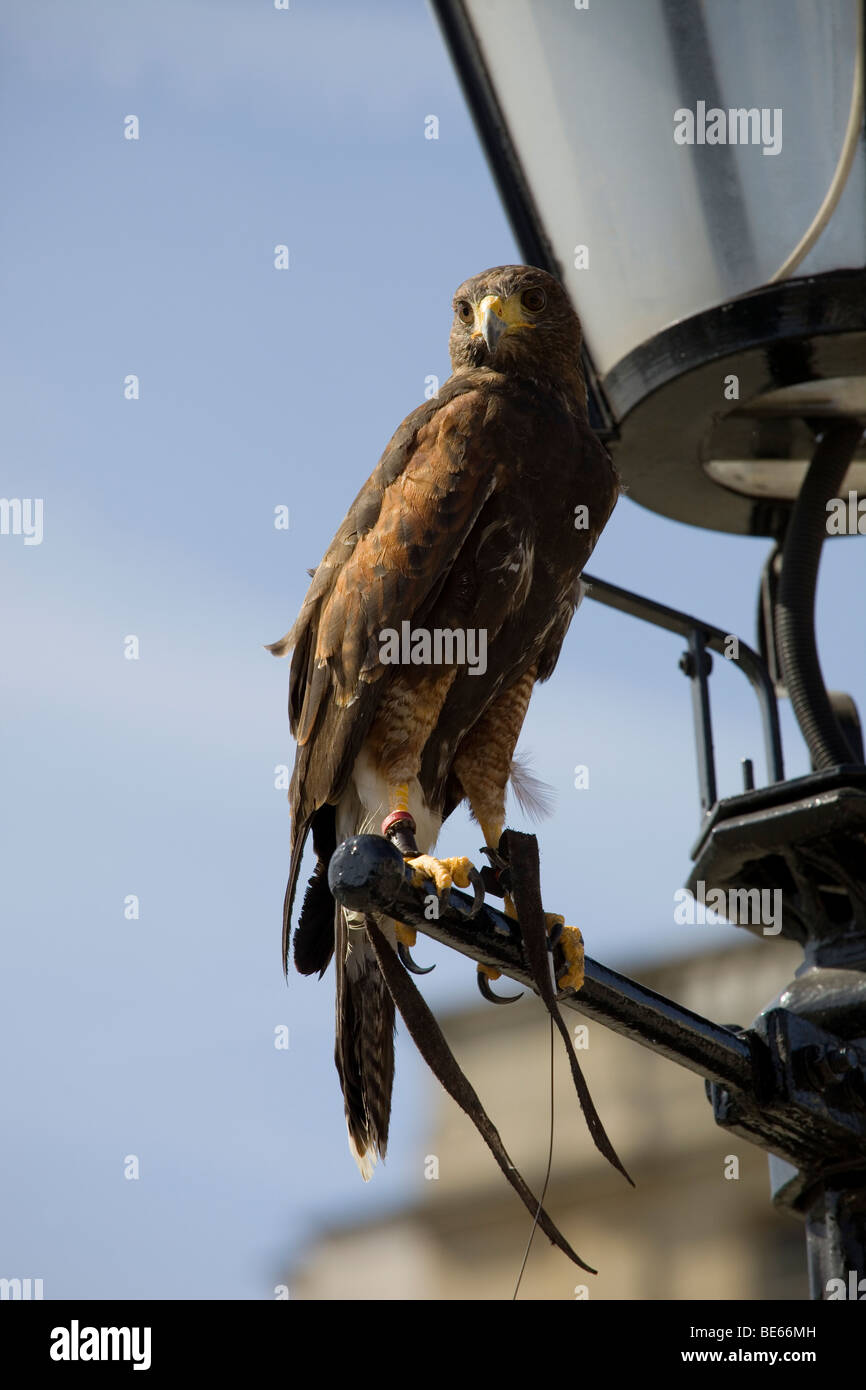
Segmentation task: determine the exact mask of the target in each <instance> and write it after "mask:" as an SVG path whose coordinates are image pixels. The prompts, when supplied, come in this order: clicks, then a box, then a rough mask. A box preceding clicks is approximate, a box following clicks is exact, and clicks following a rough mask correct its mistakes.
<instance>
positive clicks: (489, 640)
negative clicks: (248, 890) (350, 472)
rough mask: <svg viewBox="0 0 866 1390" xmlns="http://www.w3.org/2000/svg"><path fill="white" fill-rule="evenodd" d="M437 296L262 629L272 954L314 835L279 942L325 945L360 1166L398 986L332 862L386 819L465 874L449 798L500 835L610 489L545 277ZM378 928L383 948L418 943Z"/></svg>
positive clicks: (488, 275)
mask: <svg viewBox="0 0 866 1390" xmlns="http://www.w3.org/2000/svg"><path fill="white" fill-rule="evenodd" d="M453 307H454V320H453V324H452V328H451V336H450V343H449V346H450V352H451V365H452V369H453V374H452V376H450V377H449V378H448V380H447V381H446V382H445V383H444V385H443V386H442V387H440V389H439V392H438V394H437V395H436V396H435V397H434V398H433V399H431V400H428V401H426V402H425V403H424V404H423V405H421V406H419V407H418V409H417V410H415V411H413V412H412V414H411V415H409V416H408V417H407V419H405V420H404V421H403V423H402V425H400V427H399V429H398V430H397V432H396V434H395V435H394V436H393V438H392V439H391V442H390V443H389V444H388V446H387V448H386V449H385V452H384V454H383V455H382V457H381V459H380V460H379V463H378V465H377V467H376V468H375V470H374V471H373V473H372V474H371V475H370V477H369V478H368V480H367V481H366V482H365V483H364V485H363V487H362V488H361V490H360V492H359V493H358V495H357V497H356V498H355V501H354V502H353V503H352V505H351V507H350V509H349V512H348V515H347V516H346V518H345V520H344V521H343V524H342V525H341V526H340V529H339V530H338V532H337V534H336V536H335V537H334V539H333V541H332V543H331V545H330V546H329V548H328V550H327V553H326V554H325V556H324V558H323V560H322V562H321V564H320V565H319V567H318V569H317V570H315V571H314V572H312V571H311V573H312V574H313V579H312V583H311V585H310V587H309V590H308V593H307V596H306V598H305V599H304V603H303V606H302V608H301V612H300V615H299V617H298V619H297V621H296V622H295V624H294V626H293V627H292V629H291V630H290V632H289V633H288V634H287V635H286V636H285V637H284V638H283V639H282V640H281V641H280V642H276V643H274V644H273V645H272V646H271V647H270V650H271V651H272V652H273V653H274V654H275V655H277V656H282V655H284V654H285V653H286V652H288V651H289V650H293V651H294V655H293V658H292V664H291V674H290V682H289V719H290V725H291V730H292V733H293V735H294V737H295V739H296V740H297V755H296V760H295V767H294V774H293V777H292V782H291V789H290V792H289V801H290V806H291V814H292V831H291V867H290V870H289V883H288V888H287V890H286V899H285V908H284V923H283V965H284V968H285V967H286V962H287V955H288V945H289V931H290V923H291V919H292V906H293V902H294V896H295V888H296V883H297V878H298V871H299V868H300V862H301V855H302V852H303V848H304V843H305V841H306V839H307V836H308V834H310V833H312V839H313V848H314V850H315V854H316V857H317V863H316V867H315V871H314V873H313V876H312V878H311V880H310V884H309V887H308V889H307V893H306V897H305V900H304V904H303V908H302V911H301V914H300V919H299V922H298V926H297V928H296V931H295V934H294V958H295V963H296V966H297V968H298V970H299V971H300V972H301V973H302V974H312V973H314V972H316V971H318V972H319V974H320V975H321V974H323V973H324V971H325V969H326V967H327V965H328V963H329V961H330V959H331V956H332V955H335V956H336V976H337V1036H336V1052H335V1059H336V1064H337V1070H338V1072H339V1076H340V1082H341V1085H342V1089H343V1096H344V1100H345V1110H346V1122H347V1126H348V1132H349V1146H350V1149H351V1151H352V1153H353V1155H354V1157H355V1159H356V1161H357V1163H358V1166H359V1168H360V1170H361V1173H362V1175H363V1177H364V1178H365V1179H367V1178H369V1177H370V1175H371V1173H372V1169H373V1164H374V1163H375V1161H376V1158H377V1157H384V1155H385V1152H386V1146H387V1140H388V1124H389V1118H390V1109H391V1087H392V1082H393V1076H394V1042H393V1035H394V1003H393V1000H392V998H391V995H390V993H389V990H388V989H387V988H386V985H385V981H384V977H383V975H382V973H381V971H380V969H379V966H378V963H377V958H376V954H375V951H374V948H373V944H372V941H371V939H370V936H369V934H368V930H367V925H368V924H367V922H366V919H365V917H364V915H363V914H359V913H354V912H350V911H347V910H346V909H345V908H340V907H338V906H337V904H336V902H335V900H334V898H333V897H332V895H331V892H330V889H329V887H328V876H327V874H328V863H329V860H330V858H331V855H332V854H333V852H334V849H335V847H336V846H337V844H339V843H341V842H342V841H343V840H345V839H347V838H348V837H349V836H351V835H355V834H364V833H382V834H385V835H388V836H390V837H392V838H393V839H394V842H395V843H396V844H397V846H398V848H400V849H401V850H402V851H403V852H404V854H405V857H406V859H407V861H408V862H409V863H410V864H411V865H413V866H414V868H415V869H416V870H417V873H418V875H419V879H420V877H423V878H424V879H426V880H430V879H432V880H433V881H434V882H435V885H436V889H437V891H438V892H439V893H440V894H443V893H444V892H446V891H447V890H448V889H449V887H450V884H451V882H452V881H453V882H455V883H457V884H459V885H460V886H466V885H467V884H468V882H469V880H470V877H473V875H474V871H473V868H472V866H471V864H470V862H469V860H468V859H462V858H461V859H450V860H436V859H434V858H432V856H431V851H432V850H433V848H434V846H435V843H436V839H437V836H438V833H439V829H440V826H441V825H442V822H443V820H444V819H445V817H446V816H448V815H449V814H450V813H451V811H453V810H454V808H455V807H456V806H458V805H459V804H460V803H461V802H463V801H464V800H465V801H468V803H469V807H470V809H471V812H472V814H473V815H474V817H475V818H476V819H477V821H478V822H479V824H480V826H481V829H482V832H483V835H484V838H485V841H486V844H487V845H488V846H492V847H494V848H495V847H496V846H497V845H498V844H499V839H500V835H501V832H502V829H503V826H504V821H505V795H506V787H507V785H508V782H509V779H510V778H512V777H513V776H514V775H515V768H516V765H515V764H514V761H513V759H514V751H515V746H516V744H517V739H518V735H519V733H520V729H521V725H522V724H523V720H524V718H525V715H526V711H527V706H528V704H529V699H530V696H531V694H532V689H533V686H534V685H535V683H536V681H544V680H547V678H548V677H549V676H550V675H551V673H552V672H553V669H554V667H555V665H556V662H557V659H558V657H559V652H560V648H561V646H562V642H563V639H564V637H565V634H566V631H567V629H568V626H569V623H570V622H571V619H572V616H573V614H574V611H575V607H576V605H577V602H578V601H579V597H580V593H581V583H580V575H581V571H582V570H583V567H584V565H585V564H586V562H587V560H588V559H589V556H590V554H591V553H592V550H593V547H594V545H595V543H596V541H597V539H598V537H599V535H600V533H601V531H602V528H603V527H604V525H605V523H606V522H607V519H608V517H609V516H610V513H611V511H612V509H613V507H614V504H615V502H616V499H617V495H618V491H619V485H618V479H617V475H616V473H615V470H614V468H613V465H612V463H611V461H610V459H609V457H608V455H607V452H606V450H605V449H604V448H603V447H602V445H601V444H600V443H599V442H598V440H597V439H596V437H595V435H594V434H593V432H592V430H591V428H590V425H589V421H588V418H587V408H586V387H585V383H584V377H583V370H582V364H581V329H580V323H579V320H578V318H577V315H576V313H575V312H574V309H573V308H572V306H571V303H570V301H569V299H568V296H567V294H566V292H565V290H564V289H563V288H562V286H561V285H560V284H559V283H558V282H557V281H556V280H555V279H554V278H553V277H552V276H550V275H548V274H547V273H546V272H545V271H543V270H539V269H536V268H534V267H531V266H514V265H512V266H497V267H496V268H495V269H492V270H486V271H483V272H482V273H481V274H480V275H476V276H474V277H473V278H472V279H470V280H467V281H466V282H465V283H464V284H463V285H461V286H460V288H459V289H458V290H457V293H456V295H455V296H454V304H453ZM437 634H439V636H440V640H439V641H438V644H437ZM442 634H445V636H444V637H442ZM461 638H462V639H464V640H463V641H462V642H461V640H459V639H461ZM470 651H471V652H474V654H475V660H474V662H472V663H470V661H469V660H468V656H467V653H469V652H470ZM482 651H483V656H484V659H483V660H482V659H481V653H482ZM374 925H375V926H377V927H379V928H380V929H382V930H383V932H384V935H385V936H386V938H387V940H388V941H389V942H390V943H391V944H392V945H394V944H395V941H396V940H398V939H399V940H402V941H404V942H407V943H411V940H412V939H413V938H412V936H411V934H408V933H407V929H406V928H401V927H400V924H395V923H392V922H383V921H382V920H381V919H376V920H375V922H374ZM575 935H576V938H577V940H576V943H575V942H572V946H571V956H570V957H569V958H570V959H571V958H573V959H574V960H575V970H574V973H573V975H572V978H571V983H572V984H574V985H575V986H577V985H578V984H579V982H580V980H582V975H581V974H580V965H579V962H578V948H579V944H580V939H579V933H575ZM581 959H582V957H581Z"/></svg>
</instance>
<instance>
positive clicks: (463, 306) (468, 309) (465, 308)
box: [457, 299, 473, 323]
mask: <svg viewBox="0 0 866 1390" xmlns="http://www.w3.org/2000/svg"><path fill="white" fill-rule="evenodd" d="M457 312H458V314H459V315H460V317H461V318H462V320H463V322H464V323H471V322H472V319H473V313H472V305H471V304H470V303H469V300H468V299H461V300H460V302H459V303H458V305H457Z"/></svg>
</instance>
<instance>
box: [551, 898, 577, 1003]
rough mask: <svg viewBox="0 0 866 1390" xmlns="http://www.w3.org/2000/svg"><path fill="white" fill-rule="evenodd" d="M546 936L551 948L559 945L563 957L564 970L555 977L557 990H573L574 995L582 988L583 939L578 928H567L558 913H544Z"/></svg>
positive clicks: (563, 919)
mask: <svg viewBox="0 0 866 1390" xmlns="http://www.w3.org/2000/svg"><path fill="white" fill-rule="evenodd" d="M544 917H545V920H546V922H547V934H548V937H549V938H550V943H551V945H552V946H556V945H559V946H561V948H562V954H563V955H564V956H565V964H566V968H565V970H564V971H563V972H562V974H561V975H557V977H556V983H557V987H558V988H559V989H573V990H574V991H575V993H577V991H578V990H579V989H582V988H583V937H582V935H581V932H580V928H579V927H567V926H566V925H565V918H564V917H560V915H559V913H558V912H545V914H544Z"/></svg>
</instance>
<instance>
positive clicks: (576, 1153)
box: [289, 938, 808, 1300]
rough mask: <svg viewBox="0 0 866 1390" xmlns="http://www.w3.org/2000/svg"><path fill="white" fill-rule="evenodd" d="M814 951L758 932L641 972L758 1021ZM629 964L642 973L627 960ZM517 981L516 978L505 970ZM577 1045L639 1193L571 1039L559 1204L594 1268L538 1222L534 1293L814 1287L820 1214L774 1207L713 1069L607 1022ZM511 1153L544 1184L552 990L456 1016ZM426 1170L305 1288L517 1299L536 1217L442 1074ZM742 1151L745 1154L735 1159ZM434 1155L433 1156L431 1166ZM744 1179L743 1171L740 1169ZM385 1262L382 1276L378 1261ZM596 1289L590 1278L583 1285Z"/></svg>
mask: <svg viewBox="0 0 866 1390" xmlns="http://www.w3.org/2000/svg"><path fill="white" fill-rule="evenodd" d="M800 960H801V955H800V953H799V951H798V950H797V949H796V948H795V947H793V946H792V945H791V944H790V943H787V942H785V941H783V940H781V939H775V938H774V939H772V940H770V939H767V940H765V941H761V942H756V941H753V940H752V939H751V938H747V939H746V940H745V941H744V942H742V943H740V942H738V943H737V944H736V945H735V946H733V947H731V948H728V949H725V950H723V951H716V952H711V953H708V954H701V955H699V956H693V957H690V958H687V959H682V960H679V961H674V962H669V963H666V964H664V965H661V966H656V967H654V968H652V969H644V970H641V971H640V973H639V978H640V979H641V982H642V983H644V984H646V985H647V986H649V988H651V989H653V990H655V991H657V992H658V993H659V994H664V995H668V996H669V997H671V998H673V999H676V1000H677V1001H678V1002H679V1003H682V1004H684V1005H686V1007H688V1008H690V1009H693V1010H694V1011H696V1012H697V1013H700V1014H703V1015H705V1016H707V1017H708V1018H711V1019H713V1020H715V1021H717V1022H720V1023H736V1024H742V1025H747V1024H749V1023H750V1022H751V1021H752V1019H753V1018H754V1016H755V1014H757V1013H758V1012H759V1011H760V1009H762V1008H763V1007H764V1006H765V1005H766V1004H767V1003H768V1002H769V1001H770V1000H771V999H772V998H773V997H774V996H775V995H776V994H777V993H778V991H779V990H780V989H781V988H782V987H783V986H784V985H785V984H786V983H787V982H788V981H789V980H790V979H791V978H792V977H793V974H794V971H795V969H796V967H797V965H798V964H799V962H800ZM625 973H629V972H628V971H626V972H625ZM505 983H507V982H505ZM565 1018H566V1021H567V1022H568V1023H569V1025H570V1026H571V1027H572V1028H574V1027H581V1026H583V1027H586V1028H587V1030H588V1031H587V1041H588V1046H587V1047H586V1048H585V1049H584V1050H581V1051H580V1052H579V1053H578V1056H579V1058H580V1060H581V1064H582V1066H583V1068H584V1071H585V1073H586V1076H587V1080H588V1082H589V1085H590V1089H591V1091H592V1095H593V1098H594V1100H595V1102H596V1105H597V1107H598V1110H599V1113H600V1114H601V1117H602V1119H603V1121H604V1124H605V1128H606V1129H607V1131H608V1134H609V1135H610V1137H611V1139H612V1141H613V1144H614V1146H615V1148H616V1149H617V1151H618V1153H619V1154H620V1157H621V1158H622V1160H623V1162H624V1163H625V1165H626V1167H627V1168H628V1170H629V1172H630V1173H631V1175H632V1177H633V1178H634V1180H635V1182H636V1184H637V1186H636V1189H634V1190H633V1189H632V1188H630V1187H629V1186H628V1184H627V1183H626V1182H625V1180H624V1179H623V1178H622V1177H621V1176H620V1175H619V1174H618V1173H616V1172H615V1171H614V1170H613V1169H612V1168H611V1167H610V1166H609V1165H608V1164H607V1163H606V1162H605V1161H604V1160H603V1159H602V1158H601V1156H600V1155H599V1154H598V1153H597V1152H596V1150H595V1148H594V1146H593V1144H592V1141H591V1140H590V1138H589V1135H588V1133H587V1131H586V1126H585V1124H584V1123H583V1120H582V1118H581V1115H580V1112H579V1107H578V1104H577V1100H576V1098H575V1095H574V1091H573V1088H572V1083H571V1078H570V1075H569V1071H568V1064H567V1061H566V1058H565V1055H564V1050H563V1048H562V1043H561V1041H560V1039H559V1038H557V1039H556V1040H555V1056H556V1072H555V1136H554V1163H553V1171H552V1177H551V1182H550V1187H549V1190H548V1195H547V1198H546V1200H545V1206H546V1207H547V1210H548V1211H549V1212H550V1214H551V1215H552V1216H553V1218H554V1220H555V1221H556V1222H557V1224H558V1225H559V1227H560V1229H561V1230H562V1232H563V1234H564V1235H565V1236H566V1237H567V1239H568V1240H569V1241H570V1242H571V1244H572V1246H573V1247H574V1249H575V1250H577V1252H578V1254H579V1255H580V1256H581V1257H582V1258H583V1259H584V1260H586V1261H587V1262H588V1263H589V1264H593V1265H595V1266H596V1267H597V1268H598V1270H599V1274H598V1275H597V1276H593V1275H584V1274H582V1273H581V1271H580V1270H579V1269H577V1268H576V1267H575V1266H573V1265H571V1264H570V1262H569V1261H568V1260H567V1259H566V1258H565V1257H564V1256H563V1255H562V1254H561V1253H560V1252H559V1251H558V1250H556V1249H555V1248H554V1247H553V1246H551V1245H550V1243H549V1242H548V1240H547V1238H546V1237H545V1236H544V1235H543V1234H542V1233H541V1232H536V1235H535V1240H534V1243H533V1247H532V1252H531V1255H530V1259H529V1263H528V1265H527V1269H526V1273H525V1274H524V1278H523V1282H522V1285H521V1289H520V1297H521V1298H536V1299H574V1298H576V1297H586V1296H588V1297H590V1298H593V1299H598V1298H603V1299H690V1298H699V1299H713V1298H720V1299H769V1298H785V1299H797V1298H808V1281H807V1275H806V1260H805V1237H804V1228H803V1226H802V1225H801V1224H800V1223H799V1222H798V1221H797V1220H795V1219H793V1218H792V1217H790V1216H788V1215H786V1214H782V1213H778V1212H776V1211H775V1210H774V1209H773V1207H772V1206H771V1204H770V1186H769V1176H768V1168H767V1156H766V1154H765V1153H763V1152H762V1151H761V1150H759V1149H757V1148H754V1147H753V1146H751V1145H750V1144H748V1143H746V1142H744V1141H742V1140H740V1139H738V1138H735V1137H733V1136H731V1135H729V1134H726V1133H725V1132H724V1131H722V1130H720V1129H717V1127H716V1125H715V1124H714V1122H713V1118H712V1112H711V1109H710V1106H709V1104H708V1102H707V1099H706V1096H705V1093H704V1085H703V1082H702V1081H701V1079H700V1078H699V1077H697V1076H694V1075H693V1074H692V1073H691V1072H688V1071H686V1070H684V1069H683V1068H682V1067H679V1066H677V1065H676V1064H675V1063H673V1062H669V1061H665V1060H664V1059H662V1058H659V1057H656V1056H654V1055H653V1054H652V1053H651V1052H649V1051H648V1050H647V1049H646V1048H644V1047H641V1046H639V1045H638V1044H636V1043H631V1042H629V1041H627V1040H626V1039H625V1038H622V1037H620V1036H618V1035H617V1034H615V1033H612V1032H611V1031H610V1030H609V1029H607V1028H604V1027H603V1026H602V1025H600V1024H595V1023H589V1022H588V1021H587V1020H583V1019H582V1018H581V1016H580V1014H578V1013H576V1012H574V1011H572V1010H566V1011H565ZM440 1021H441V1022H442V1025H443V1029H444V1031H445V1034H446V1036H447V1038H448V1041H449V1043H450V1044H451V1046H452V1047H453V1049H454V1051H455V1053H456V1055H457V1057H458V1059H459V1061H460V1062H461V1064H462V1065H463V1066H464V1068H465V1070H466V1074H467V1076H468V1077H469V1079H470V1080H471V1082H472V1084H473V1085H474V1087H475V1089H476V1090H477V1091H478V1094H479V1095H480V1096H481V1099H482V1101H483V1103H484V1105H485V1107H486V1109H487V1111H488V1114H489V1115H490V1117H491V1119H492V1120H493V1122H494V1124H495V1125H496V1126H497V1128H498V1129H499V1132H500V1134H501V1135H502V1138H503V1141H504V1143H505V1146H506V1148H507V1149H508V1152H509V1154H510V1155H511V1158H512V1160H513V1161H514V1163H516V1164H517V1166H518V1167H519V1168H520V1170H521V1172H522V1173H523V1175H524V1177H525V1178H526V1180H527V1182H528V1183H529V1184H530V1186H531V1187H532V1188H533V1191H535V1192H536V1193H537V1192H539V1191H540V1189H541V1184H542V1182H543V1177H544V1171H545V1167H546V1163H547V1151H548V1143H549V1113H550V1088H549V1076H550V1031H549V1022H548V1019H547V1015H546V1014H545V1013H544V1010H543V1007H542V1005H541V1004H540V1002H539V1001H537V1000H535V999H527V1000H524V1002H523V1004H522V1005H520V1006H518V1005H515V1006H514V1007H513V1008H508V1009H506V1008H503V1009H496V1008H492V1007H491V1006H490V1005H484V1004H481V1005H480V1006H479V1007H478V1008H472V1009H470V1010H468V1011H465V1012H460V1013H455V1014H452V1015H450V1016H448V1017H446V1018H445V1019H443V1020H440ZM429 1113H430V1130H429V1137H428V1138H427V1140H426V1141H425V1144H426V1147H425V1154H424V1157H425V1159H426V1160H427V1161H426V1171H427V1172H428V1173H431V1174H433V1173H436V1172H437V1171H438V1177H435V1176H431V1177H429V1179H428V1180H424V1179H423V1178H419V1184H418V1191H417V1195H416V1197H415V1199H414V1200H413V1201H412V1202H411V1203H410V1204H409V1205H407V1206H406V1207H405V1208H403V1209H402V1210H401V1211H399V1212H398V1213H396V1214H394V1215H391V1216H389V1217H387V1218H385V1219H382V1220H379V1221H376V1222H374V1223H367V1224H364V1225H358V1226H355V1227H351V1228H350V1227H343V1228H339V1229H332V1230H327V1231H323V1232H322V1234H321V1236H320V1239H319V1240H318V1241H317V1243H316V1244H315V1245H314V1246H313V1247H312V1248H310V1249H309V1250H308V1251H307V1254H306V1257H305V1258H304V1259H303V1261H302V1262H301V1263H300V1265H299V1266H298V1267H297V1268H295V1269H294V1270H293V1271H291V1273H290V1277H289V1285H290V1288H291V1290H292V1297H293V1298H300V1299H341V1298H346V1299H354V1298H357V1297H358V1290H359V1281H358V1270H359V1269H364V1270H365V1271H366V1274H365V1279H364V1281H363V1285H362V1287H363V1288H364V1290H365V1297H368V1298H370V1297H373V1298H381V1299H421V1300H436V1299H460V1300H463V1299H489V1298H510V1297H511V1295H512V1292H513V1288H514V1283H515V1280H516V1277H517V1273H518V1271H519V1268H520V1263H521V1260H522V1258H523V1251H524V1249H525V1245H526V1240H527V1236H528V1233H529V1226H530V1224H531V1218H530V1217H528V1215H527V1213H526V1210H525V1209H524V1207H523V1205H522V1204H521V1202H520V1201H519V1199H518V1198H517V1196H516V1194H515V1193H514V1192H513V1191H512V1189H511V1188H510V1187H509V1186H508V1184H507V1183H506V1182H505V1180H504V1178H503V1176H502V1174H501V1173H500V1171H499V1169H498V1168H497V1166H496V1164H495V1162H494V1160H493V1158H492V1156H491V1154H490V1153H489V1151H488V1149H487V1147H486V1145H485V1144H484V1143H483V1142H482V1140H481V1139H480V1138H479V1136H478V1134H477V1133H476V1132H475V1130H474V1128H473V1126H472V1125H471V1124H470V1123H469V1121H468V1120H467V1119H466V1117H465V1116H464V1115H463V1113H462V1111H460V1110H459V1109H458V1107H457V1106H456V1105H455V1104H454V1103H453V1102H452V1101H451V1100H450V1098H449V1097H447V1096H446V1095H445V1093H444V1092H443V1091H442V1090H441V1089H440V1088H439V1086H438V1084H437V1083H436V1082H435V1081H434V1080H433V1078H432V1077H431V1078H430V1109H429ZM733 1159H735V1160H737V1162H736V1163H734V1162H732V1160H733ZM424 1166H425V1165H422V1164H421V1163H420V1162H419V1173H421V1171H422V1168H423V1167H424ZM737 1170H738V1173H739V1176H737V1177H734V1176H726V1174H733V1172H735V1171H737ZM373 1271H375V1282H372V1281H371V1279H370V1273H371V1272H373ZM582 1285H583V1286H585V1290H586V1292H584V1291H583V1289H582V1288H581V1286H582Z"/></svg>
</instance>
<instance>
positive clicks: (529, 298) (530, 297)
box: [520, 288, 547, 314]
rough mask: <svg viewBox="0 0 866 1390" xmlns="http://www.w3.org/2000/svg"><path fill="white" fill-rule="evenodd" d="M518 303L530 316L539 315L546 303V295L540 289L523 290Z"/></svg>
mask: <svg viewBox="0 0 866 1390" xmlns="http://www.w3.org/2000/svg"><path fill="white" fill-rule="evenodd" d="M520 302H521V304H522V305H523V307H524V309H528V310H529V312H530V314H540V313H541V311H542V309H543V308H544V306H545V304H546V303H547V295H546V294H545V293H544V290H542V289H538V288H536V289H532V290H524V291H523V294H522V295H521V296H520Z"/></svg>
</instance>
